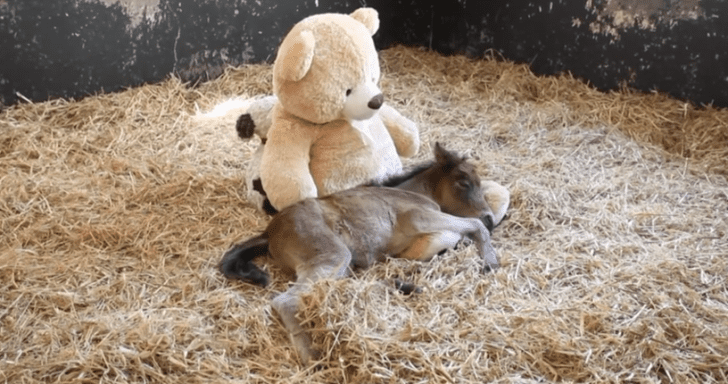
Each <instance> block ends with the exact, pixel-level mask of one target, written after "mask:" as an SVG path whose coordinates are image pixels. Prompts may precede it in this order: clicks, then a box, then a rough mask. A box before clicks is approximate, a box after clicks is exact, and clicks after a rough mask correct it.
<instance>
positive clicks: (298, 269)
mask: <svg viewBox="0 0 728 384" xmlns="http://www.w3.org/2000/svg"><path fill="white" fill-rule="evenodd" d="M435 158H436V162H435V163H434V164H432V165H431V166H428V167H427V168H423V169H420V170H418V171H416V172H415V173H414V174H413V175H410V177H408V178H405V179H406V180H401V182H400V180H396V181H393V182H391V183H388V184H386V185H390V186H393V187H394V188H392V187H385V186H362V187H357V188H353V189H349V190H346V191H342V192H338V193H334V194H332V195H330V196H326V197H322V198H317V199H307V200H303V201H300V202H298V203H296V204H294V205H292V206H290V207H288V208H285V209H283V210H282V211H281V212H279V213H278V214H277V215H276V216H275V217H273V220H272V221H271V222H270V224H268V227H267V228H266V230H265V232H263V233H262V234H261V235H259V236H256V237H254V238H251V239H249V240H247V241H245V242H243V243H241V244H238V245H236V246H234V247H233V248H232V249H230V250H229V251H228V252H227V253H225V255H224V256H223V260H222V262H221V263H220V269H221V271H222V273H223V274H225V276H226V277H228V278H234V279H240V280H244V281H248V282H251V283H254V284H258V285H263V286H264V285H266V284H267V281H268V276H267V274H266V273H265V272H264V271H263V270H261V269H260V268H258V267H257V266H256V265H255V264H253V262H252V261H253V259H255V258H256V257H258V256H264V255H269V256H270V259H271V260H272V262H274V263H275V264H276V265H278V266H280V267H282V268H283V269H287V270H291V271H293V272H295V274H296V283H295V284H293V285H292V286H291V287H290V288H289V289H288V290H287V291H285V292H283V293H282V294H280V295H279V296H277V297H276V298H275V299H273V303H272V307H273V308H274V309H275V311H276V312H277V313H278V314H279V315H280V317H281V319H282V320H283V323H284V325H285V327H286V328H287V330H288V331H289V333H290V336H291V340H292V341H293V344H294V345H295V347H296V349H297V351H298V353H299V355H300V357H301V359H302V360H303V362H304V364H307V363H308V362H310V361H311V360H312V359H316V358H318V353H317V352H316V351H315V350H314V349H313V348H312V346H311V339H310V336H309V334H308V333H307V332H306V331H305V330H304V329H303V327H302V326H301V324H300V323H299V321H298V320H297V319H296V312H297V311H298V310H299V305H300V294H301V293H302V292H305V291H306V290H307V289H308V288H309V286H310V285H311V284H312V283H314V282H315V281H317V280H321V279H326V278H340V277H344V276H347V275H348V274H349V271H350V270H351V269H352V268H368V267H370V266H371V265H373V264H374V263H376V262H379V261H382V260H384V259H385V258H386V257H387V256H393V257H400V258H405V259H411V260H421V261H427V260H430V259H431V258H432V257H433V256H435V255H436V254H437V253H439V252H441V251H443V250H445V249H448V248H452V247H454V246H455V245H456V244H457V243H458V242H459V241H460V240H461V239H463V238H465V237H468V238H471V239H472V240H473V241H474V243H475V246H476V247H477V250H478V253H479V254H480V256H481V257H482V258H483V262H484V265H483V269H484V270H485V271H488V270H490V269H492V268H496V267H498V259H497V257H496V253H495V250H494V249H493V247H492V246H491V243H490V234H489V229H491V228H490V227H491V226H492V223H493V218H492V212H491V211H490V208H489V207H488V204H487V203H486V202H485V200H484V198H483V191H482V190H481V188H480V179H479V177H478V176H477V174H476V172H475V169H474V167H473V166H472V164H470V163H468V162H467V161H466V160H465V159H464V158H462V157H460V156H458V155H456V154H454V153H452V152H449V151H447V150H445V149H443V148H442V147H441V146H440V145H439V144H437V145H436V146H435ZM484 223H486V224H487V225H488V227H486V224H484Z"/></svg>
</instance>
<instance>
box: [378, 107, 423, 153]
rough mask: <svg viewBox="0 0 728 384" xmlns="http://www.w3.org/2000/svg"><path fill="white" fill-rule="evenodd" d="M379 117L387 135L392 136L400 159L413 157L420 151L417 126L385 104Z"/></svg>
mask: <svg viewBox="0 0 728 384" xmlns="http://www.w3.org/2000/svg"><path fill="white" fill-rule="evenodd" d="M379 115H380V116H381V118H382V122H383V123H384V126H385V127H386V128H387V131H389V135H390V136H392V140H393V141H394V145H395V147H397V153H399V155H400V156H402V157H412V156H414V155H415V154H416V153H417V151H418V150H419V149H420V132H419V129H417V125H416V124H415V123H414V122H413V121H412V120H410V119H408V118H406V117H404V116H402V115H401V114H400V113H399V112H398V111H397V110H396V109H394V108H392V107H390V106H389V105H387V104H384V105H382V108H381V109H380V110H379Z"/></svg>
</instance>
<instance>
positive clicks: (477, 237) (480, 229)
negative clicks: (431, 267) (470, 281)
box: [398, 209, 498, 271]
mask: <svg viewBox="0 0 728 384" xmlns="http://www.w3.org/2000/svg"><path fill="white" fill-rule="evenodd" d="M402 216H403V217H401V218H398V221H399V222H400V223H404V224H402V225H401V227H400V228H399V229H400V230H402V231H403V232H404V233H405V234H406V235H408V236H411V237H412V238H413V240H412V243H411V244H410V245H409V247H407V248H406V249H405V250H404V251H403V252H402V253H400V255H399V257H402V258H405V259H412V260H422V261H427V260H430V259H432V257H433V256H435V255H436V254H437V253H438V252H440V251H442V250H444V249H448V248H453V247H455V245H457V243H458V241H460V239H462V238H463V237H466V236H467V237H469V238H471V239H473V241H475V244H476V246H477V247H478V253H479V254H480V256H481V257H482V258H483V261H484V266H483V269H484V270H486V271H489V270H490V269H494V268H497V267H498V258H497V256H496V253H495V249H493V246H492V245H491V244H490V235H489V233H488V229H487V228H486V227H485V225H484V224H483V222H481V221H480V220H478V219H475V218H467V217H457V216H453V215H449V214H447V213H443V212H440V211H433V210H424V209H420V210H411V211H408V212H406V213H404V214H403V215H402Z"/></svg>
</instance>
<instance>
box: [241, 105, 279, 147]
mask: <svg viewBox="0 0 728 384" xmlns="http://www.w3.org/2000/svg"><path fill="white" fill-rule="evenodd" d="M277 102H278V98H277V97H276V96H266V97H263V98H261V99H257V100H255V101H253V102H252V103H251V104H250V106H249V107H248V110H247V111H246V112H245V113H243V114H241V115H240V116H238V120H237V122H236V123H235V130H236V131H237V132H238V136H239V137H240V138H241V139H243V140H247V139H249V138H251V137H253V134H256V135H258V137H260V138H261V139H262V140H263V142H265V139H266V138H267V136H268V129H269V128H270V126H271V124H272V119H273V107H274V106H275V105H276V103H277Z"/></svg>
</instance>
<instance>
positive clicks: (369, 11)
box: [349, 8, 379, 35]
mask: <svg viewBox="0 0 728 384" xmlns="http://www.w3.org/2000/svg"><path fill="white" fill-rule="evenodd" d="M349 16H351V17H353V18H354V19H355V20H357V21H359V22H360V23H362V24H364V26H365V27H367V29H368V30H369V33H370V34H372V35H374V34H375V33H377V30H378V29H379V13H377V10H376V9H374V8H359V9H357V10H356V11H354V12H353V13H352V14H351V15H349Z"/></svg>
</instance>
